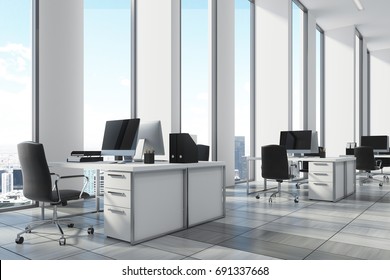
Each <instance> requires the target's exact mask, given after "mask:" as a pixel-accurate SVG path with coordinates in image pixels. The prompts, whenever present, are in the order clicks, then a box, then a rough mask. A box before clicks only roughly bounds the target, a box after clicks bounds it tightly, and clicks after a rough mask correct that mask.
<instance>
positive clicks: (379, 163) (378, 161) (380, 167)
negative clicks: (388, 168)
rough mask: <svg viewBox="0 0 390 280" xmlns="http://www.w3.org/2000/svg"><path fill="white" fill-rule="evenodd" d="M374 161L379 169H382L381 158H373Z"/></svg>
mask: <svg viewBox="0 0 390 280" xmlns="http://www.w3.org/2000/svg"><path fill="white" fill-rule="evenodd" d="M375 163H376V166H378V168H379V169H382V160H381V159H377V160H375Z"/></svg>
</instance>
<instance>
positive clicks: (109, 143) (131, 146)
mask: <svg viewBox="0 0 390 280" xmlns="http://www.w3.org/2000/svg"><path fill="white" fill-rule="evenodd" d="M139 122H140V120H139V119H125V120H114V121H107V122H106V127H105V130H104V137H103V144H102V155H120V156H133V155H134V153H135V149H136V146H137V140H138V137H137V135H138V127H139Z"/></svg>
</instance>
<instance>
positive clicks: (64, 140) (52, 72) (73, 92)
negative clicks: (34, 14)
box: [37, 0, 84, 161]
mask: <svg viewBox="0 0 390 280" xmlns="http://www.w3.org/2000/svg"><path fill="white" fill-rule="evenodd" d="M37 2H38V5H39V6H38V9H39V10H38V13H39V15H38V16H39V33H38V34H37V35H38V42H39V48H38V57H37V63H38V67H39V71H38V72H37V75H38V106H39V108H38V110H39V112H38V114H39V120H38V126H39V139H38V140H39V142H41V143H43V144H44V146H45V150H46V156H47V159H48V161H63V160H65V159H66V158H67V156H68V155H69V154H70V152H71V151H72V150H77V149H80V150H82V149H83V135H84V98H83V87H84V86H83V80H84V68H83V65H84V58H83V55H84V45H83V36H84V31H83V30H84V28H83V25H84V23H83V14H84V6H83V1H79V0H67V1H63V0H40V1H37Z"/></svg>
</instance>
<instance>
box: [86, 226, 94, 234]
mask: <svg viewBox="0 0 390 280" xmlns="http://www.w3.org/2000/svg"><path fill="white" fill-rule="evenodd" d="M87 232H88V234H93V233H94V232H95V230H94V228H93V227H90V228H88V231H87Z"/></svg>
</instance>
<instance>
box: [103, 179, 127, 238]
mask: <svg viewBox="0 0 390 280" xmlns="http://www.w3.org/2000/svg"><path fill="white" fill-rule="evenodd" d="M104 183H105V188H104V233H105V235H106V236H109V237H113V238H118V239H121V240H125V241H128V242H130V241H131V174H130V173H129V172H112V171H106V172H105V173H104Z"/></svg>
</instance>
